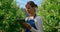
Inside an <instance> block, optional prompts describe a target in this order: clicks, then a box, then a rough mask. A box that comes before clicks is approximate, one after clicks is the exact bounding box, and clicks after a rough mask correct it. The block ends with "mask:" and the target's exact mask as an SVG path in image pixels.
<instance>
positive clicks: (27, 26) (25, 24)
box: [23, 23, 31, 29]
mask: <svg viewBox="0 0 60 32" xmlns="http://www.w3.org/2000/svg"><path fill="white" fill-rule="evenodd" d="M23 26H24V28H27V29H31V25H29V24H28V23H23Z"/></svg>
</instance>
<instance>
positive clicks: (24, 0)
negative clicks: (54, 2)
mask: <svg viewBox="0 0 60 32" xmlns="http://www.w3.org/2000/svg"><path fill="white" fill-rule="evenodd" d="M28 1H34V3H35V4H37V5H38V6H40V5H41V2H42V0H16V3H17V5H18V6H20V7H21V8H25V5H26V3H27V2H28Z"/></svg>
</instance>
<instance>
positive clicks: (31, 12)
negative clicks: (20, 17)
mask: <svg viewBox="0 0 60 32" xmlns="http://www.w3.org/2000/svg"><path fill="white" fill-rule="evenodd" d="M26 12H27V13H28V14H29V15H33V14H34V13H35V7H31V6H30V5H29V4H26Z"/></svg>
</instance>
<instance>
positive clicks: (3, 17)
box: [0, 0, 60, 32]
mask: <svg viewBox="0 0 60 32" xmlns="http://www.w3.org/2000/svg"><path fill="white" fill-rule="evenodd" d="M28 1H34V2H35V4H37V5H38V11H37V12H36V14H37V15H39V16H42V17H43V28H44V32H60V0H0V32H21V30H22V29H23V28H22V26H21V25H20V24H19V22H18V21H16V19H17V18H26V12H25V4H26V3H27V2H28Z"/></svg>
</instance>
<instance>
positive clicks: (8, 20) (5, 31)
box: [0, 0, 25, 32]
mask: <svg viewBox="0 0 60 32" xmlns="http://www.w3.org/2000/svg"><path fill="white" fill-rule="evenodd" d="M23 12H24V11H23ZM23 12H22V11H21V9H20V8H19V7H18V6H17V5H16V2H15V1H14V0H0V32H1V31H2V32H20V30H21V28H22V27H21V26H20V24H19V22H18V21H16V19H17V18H23V17H24V16H23V15H25V14H23ZM21 14H22V15H21Z"/></svg>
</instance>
